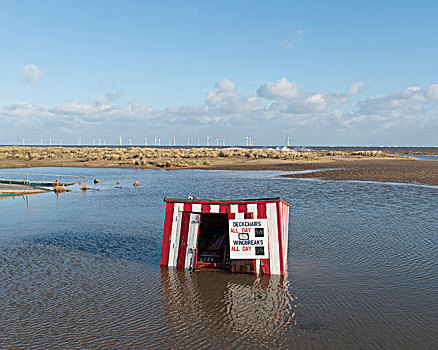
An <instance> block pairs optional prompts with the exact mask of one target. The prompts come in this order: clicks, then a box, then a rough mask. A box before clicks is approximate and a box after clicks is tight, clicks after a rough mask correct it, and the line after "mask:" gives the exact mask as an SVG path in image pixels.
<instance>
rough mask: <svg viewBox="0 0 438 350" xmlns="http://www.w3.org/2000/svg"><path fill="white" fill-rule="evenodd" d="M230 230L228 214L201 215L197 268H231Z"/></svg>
mask: <svg viewBox="0 0 438 350" xmlns="http://www.w3.org/2000/svg"><path fill="white" fill-rule="evenodd" d="M228 232H229V229H228V215H227V214H208V213H203V214H202V215H201V223H200V226H199V239H198V254H197V261H196V266H197V269H220V270H230V269H231V260H230V248H229V244H230V243H229V233H228Z"/></svg>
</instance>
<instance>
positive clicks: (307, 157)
mask: <svg viewBox="0 0 438 350" xmlns="http://www.w3.org/2000/svg"><path fill="white" fill-rule="evenodd" d="M340 156H342V157H353V158H357V157H359V158H362V157H391V156H390V155H388V154H386V153H383V152H381V151H356V152H342V151H289V150H287V151H285V150H261V149H240V148H229V149H217V148H192V149H165V148H140V147H131V148H101V147H99V148H98V147H83V148H82V147H81V148H79V147H18V146H6V147H0V161H9V162H11V161H12V162H13V161H22V162H25V163H27V164H29V165H31V166H38V165H51V164H53V165H55V164H57V165H59V164H60V163H62V164H65V165H78V164H79V163H81V166H86V165H90V166H99V165H100V166H121V167H144V168H167V169H171V168H195V167H205V168H207V167H209V166H210V165H211V164H212V163H218V162H224V161H226V160H229V161H231V162H233V161H241V162H250V161H252V160H263V159H266V160H269V159H271V160H279V161H314V160H330V159H331V158H333V157H340Z"/></svg>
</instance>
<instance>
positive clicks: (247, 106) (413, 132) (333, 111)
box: [0, 78, 438, 145]
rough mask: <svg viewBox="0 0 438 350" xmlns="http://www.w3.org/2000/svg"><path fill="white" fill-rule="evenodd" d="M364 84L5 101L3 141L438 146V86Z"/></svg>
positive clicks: (277, 84) (0, 125) (0, 120)
mask: <svg viewBox="0 0 438 350" xmlns="http://www.w3.org/2000/svg"><path fill="white" fill-rule="evenodd" d="M364 85H365V83H364V82H362V81H359V82H353V83H351V84H349V85H348V86H346V89H345V91H305V90H303V89H302V88H301V87H300V85H299V84H298V83H296V82H293V81H289V80H288V79H286V78H281V79H279V80H276V81H271V82H267V83H265V84H262V85H261V86H259V88H258V89H257V90H256V92H255V93H254V94H253V95H245V94H243V93H242V92H239V91H238V90H237V88H236V86H235V84H234V83H233V82H232V81H230V80H228V79H224V80H221V81H219V82H217V83H216V85H215V88H214V89H212V90H211V91H209V92H208V93H207V96H206V97H205V101H204V103H202V104H199V105H193V106H169V107H166V108H162V109H158V108H154V107H152V106H148V105H146V104H142V103H135V104H130V105H126V106H121V105H118V104H117V103H116V102H117V101H119V100H120V98H121V97H123V96H124V95H125V92H124V91H122V90H117V91H109V92H108V93H107V94H105V96H103V97H100V98H96V99H95V100H94V103H86V102H83V101H73V102H69V103H64V104H58V105H55V106H35V105H31V104H30V103H28V102H19V103H15V104H9V105H3V106H0V141H3V143H7V142H17V141H16V140H20V139H21V137H24V136H26V139H29V138H30V137H34V138H36V141H39V137H40V136H39V135H42V136H41V137H43V136H44V135H53V137H55V136H54V135H60V138H62V139H63V140H68V139H69V138H70V142H71V143H74V142H75V140H76V138H78V137H81V138H82V139H83V140H84V139H85V138H89V139H90V140H91V139H97V138H98V137H100V138H106V139H107V140H112V143H117V141H118V135H125V137H129V138H132V139H133V140H134V141H135V140H137V141H136V142H137V143H138V144H141V143H142V142H143V140H144V137H148V138H149V139H151V138H152V137H161V138H162V140H163V143H164V142H165V140H167V139H168V138H171V137H172V138H173V136H176V137H177V139H180V140H181V142H180V143H183V142H182V140H186V138H187V137H190V138H191V139H192V140H193V139H196V138H199V139H202V138H204V137H205V136H206V135H209V136H210V137H212V138H215V137H220V138H221V139H222V138H226V140H227V142H228V143H229V144H241V140H243V139H244V137H245V135H252V137H254V139H255V140H256V143H258V144H282V143H283V139H284V138H285V137H286V136H291V137H292V139H293V140H295V143H298V144H337V145H341V144H422V145H424V144H431V145H433V144H436V135H437V134H438V117H437V115H438V84H433V85H430V86H428V87H425V88H420V87H407V88H405V89H403V90H400V91H395V92H391V93H388V94H386V95H378V96H371V97H362V98H361V92H362V89H363V87H364ZM18 130H19V131H18ZM45 137H48V136H45ZM166 142H167V141H166ZM0 143H2V142H0ZM108 143H110V141H108Z"/></svg>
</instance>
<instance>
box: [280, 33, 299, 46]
mask: <svg viewBox="0 0 438 350" xmlns="http://www.w3.org/2000/svg"><path fill="white" fill-rule="evenodd" d="M304 33H305V31H304V30H299V31H297V32H296V34H295V35H290V36H289V37H287V38H286V39H285V40H283V41H282V42H281V43H280V45H281V47H282V48H283V49H290V48H292V47H294V46H295V45H296V44H298V43H300V42H301V41H302V40H303V35H304Z"/></svg>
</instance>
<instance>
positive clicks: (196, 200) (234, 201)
mask: <svg viewBox="0 0 438 350" xmlns="http://www.w3.org/2000/svg"><path fill="white" fill-rule="evenodd" d="M164 201H165V202H171V203H195V204H198V203H199V204H221V203H222V204H239V203H272V202H283V203H284V204H286V205H288V206H289V207H290V206H291V204H290V203H289V202H286V201H285V200H284V199H282V198H280V197H275V198H256V199H200V198H172V197H165V198H164Z"/></svg>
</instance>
